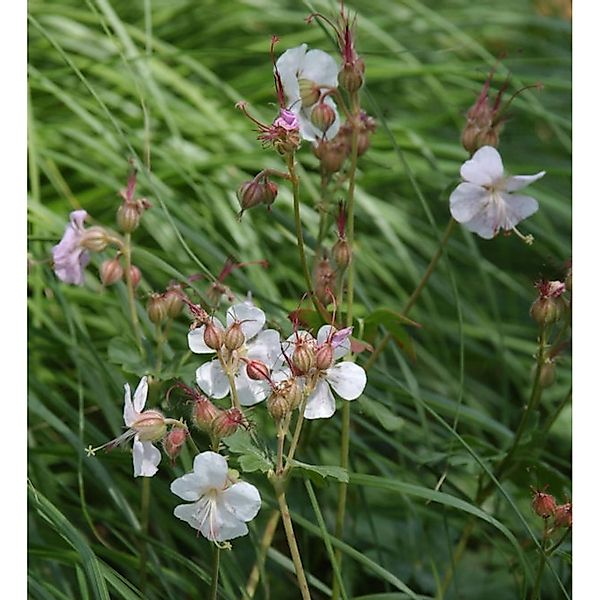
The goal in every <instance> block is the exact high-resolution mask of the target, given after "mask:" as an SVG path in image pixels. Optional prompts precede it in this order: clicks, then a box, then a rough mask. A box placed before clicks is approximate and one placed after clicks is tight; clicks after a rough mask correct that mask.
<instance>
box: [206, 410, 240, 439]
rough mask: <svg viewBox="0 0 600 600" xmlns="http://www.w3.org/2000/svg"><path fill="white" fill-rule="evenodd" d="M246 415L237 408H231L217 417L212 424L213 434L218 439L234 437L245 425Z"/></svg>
mask: <svg viewBox="0 0 600 600" xmlns="http://www.w3.org/2000/svg"><path fill="white" fill-rule="evenodd" d="M244 422H245V420H244V415H243V414H242V412H241V411H240V410H239V409H237V408H229V409H227V410H224V411H222V412H221V413H220V414H219V415H217V416H216V417H215V419H214V421H213V422H212V427H211V431H212V434H213V435H214V436H215V437H216V438H218V439H222V438H226V437H228V436H230V435H233V434H234V433H235V432H236V431H237V430H238V429H239V428H240V427H241V426H243V425H244Z"/></svg>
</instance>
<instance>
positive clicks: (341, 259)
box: [331, 238, 351, 269]
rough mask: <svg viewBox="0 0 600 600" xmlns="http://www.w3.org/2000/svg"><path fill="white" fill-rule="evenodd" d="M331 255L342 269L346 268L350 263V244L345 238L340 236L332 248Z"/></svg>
mask: <svg viewBox="0 0 600 600" xmlns="http://www.w3.org/2000/svg"><path fill="white" fill-rule="evenodd" d="M331 255H332V256H333V259H334V260H335V262H336V264H337V266H338V267H339V268H340V269H345V268H346V267H347V266H348V265H349V264H350V258H351V251H350V244H349V243H348V242H347V241H346V239H345V238H338V241H337V242H336V243H335V244H334V245H333V248H332V249H331Z"/></svg>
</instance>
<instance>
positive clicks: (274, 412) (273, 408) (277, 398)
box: [267, 392, 291, 422]
mask: <svg viewBox="0 0 600 600" xmlns="http://www.w3.org/2000/svg"><path fill="white" fill-rule="evenodd" d="M267 410H268V411H269V414H270V415H271V416H272V417H273V419H275V421H277V422H279V421H281V419H283V418H284V417H285V416H286V415H287V414H288V413H289V412H290V410H291V407H290V403H289V401H288V399H287V398H286V397H285V396H284V395H283V394H280V393H278V392H273V393H272V394H271V395H270V396H269V399H268V400H267Z"/></svg>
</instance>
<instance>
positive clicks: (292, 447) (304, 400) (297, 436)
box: [284, 388, 312, 472]
mask: <svg viewBox="0 0 600 600" xmlns="http://www.w3.org/2000/svg"><path fill="white" fill-rule="evenodd" d="M311 393H312V388H311V389H310V390H304V395H303V398H302V402H301V403H300V406H299V407H298V419H297V420H296V427H295V428H294V434H293V436H292V441H291V443H290V449H289V450H288V454H287V460H286V463H285V469H284V470H285V471H286V472H287V471H289V470H290V468H291V464H292V460H294V454H295V453H296V448H297V447H298V442H299V441H300V434H301V433H302V425H303V423H304V410H305V409H306V403H307V402H308V397H309V396H310V394H311Z"/></svg>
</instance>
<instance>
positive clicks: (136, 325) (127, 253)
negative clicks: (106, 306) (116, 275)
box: [122, 233, 143, 352]
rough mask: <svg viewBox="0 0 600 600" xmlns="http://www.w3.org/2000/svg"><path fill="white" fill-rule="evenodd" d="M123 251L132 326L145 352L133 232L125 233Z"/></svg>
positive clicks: (141, 348) (138, 343)
mask: <svg viewBox="0 0 600 600" xmlns="http://www.w3.org/2000/svg"><path fill="white" fill-rule="evenodd" d="M122 252H123V256H124V257H125V283H126V285H127V301H128V303H129V314H130V316H131V328H132V329H133V333H134V336H135V339H136V342H137V345H138V348H139V350H140V352H143V346H142V333H141V330H140V321H139V319H138V314H137V308H136V306H135V293H134V289H133V281H132V279H131V233H126V234H125V243H124V244H123V250H122Z"/></svg>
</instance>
